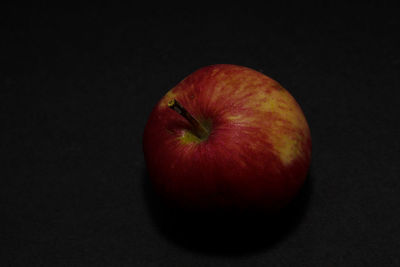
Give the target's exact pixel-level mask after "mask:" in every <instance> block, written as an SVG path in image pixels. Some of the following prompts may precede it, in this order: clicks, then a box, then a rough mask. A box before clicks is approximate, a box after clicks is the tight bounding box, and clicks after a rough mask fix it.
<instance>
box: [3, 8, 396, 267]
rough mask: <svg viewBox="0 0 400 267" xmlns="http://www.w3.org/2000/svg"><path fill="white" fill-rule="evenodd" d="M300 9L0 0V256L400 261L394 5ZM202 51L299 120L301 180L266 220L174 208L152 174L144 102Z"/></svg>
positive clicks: (164, 261)
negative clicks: (263, 77)
mask: <svg viewBox="0 0 400 267" xmlns="http://www.w3.org/2000/svg"><path fill="white" fill-rule="evenodd" d="M313 8H314V9H311V8H310V7H303V6H285V5H281V6H270V5H267V7H264V8H261V7H259V8H247V7H242V6H229V7H224V8H222V7H221V8H218V7H216V8H214V9H210V10H209V9H208V7H202V8H199V9H195V8H187V9H180V10H176V9H173V8H163V7H160V8H158V9H155V8H149V9H145V10H143V9H138V8H137V7H135V6H133V5H132V6H129V7H128V6H126V7H118V8H117V7H98V6H88V7H82V6H73V7H67V6H64V7H47V6H42V5H39V4H36V5H35V6H31V7H30V6H4V7H3V8H2V9H1V19H0V20H1V25H2V31H1V46H0V48H1V50H0V51H1V52H0V62H1V64H0V66H1V70H0V101H1V106H0V110H1V112H0V117H1V124H2V125H3V127H2V130H1V147H0V151H1V155H2V157H1V174H0V212H1V222H0V242H1V243H0V265H1V266H399V265H400V256H399V255H400V250H399V246H400V243H399V242H400V241H399V240H400V230H399V227H400V215H399V207H400V141H399V137H400V126H399V125H400V124H399V122H400V121H399V117H398V115H399V114H400V112H399V111H400V108H399V101H400V100H399V99H400V98H399V97H400V94H399V90H400V53H399V47H400V42H399V32H400V19H399V15H398V14H399V11H400V10H398V9H395V8H394V7H390V6H384V7H382V6H378V5H376V6H375V5H364V6H354V7H349V6H336V7H333V6H330V7H329V6H328V7H322V6H321V7H313ZM215 63H232V64H238V65H244V66H248V67H251V68H254V69H256V70H261V71H263V72H264V73H265V74H267V75H269V76H270V77H272V78H274V79H276V80H278V81H279V82H280V83H281V84H282V85H283V86H284V87H285V88H287V89H288V90H289V91H290V92H291V93H292V94H293V96H294V97H295V98H296V99H297V100H298V102H299V103H300V105H301V106H302V108H303V110H304V113H305V114H306V117H307V119H308V122H309V125H310V128H311V132H312V137H313V159H312V168H311V170H310V175H309V179H308V182H307V183H306V185H305V187H304V188H303V190H302V192H301V194H300V195H299V197H298V198H297V199H296V201H295V202H294V203H293V205H292V206H290V207H289V208H288V210H286V211H284V212H283V213H282V214H281V215H279V216H278V217H277V218H275V219H274V220H272V219H271V218H265V217H263V216H248V217H245V218H243V217H242V218H230V221H229V220H226V219H221V218H220V220H218V219H216V218H215V217H210V218H212V219H213V220H215V223H213V222H212V221H211V220H210V219H209V218H207V217H202V218H199V216H196V215H185V216H183V215H179V214H175V213H173V212H169V211H168V210H167V209H165V208H164V207H163V206H162V205H161V204H160V203H159V201H158V200H157V198H156V196H154V194H153V191H152V189H151V187H150V186H149V184H148V180H147V178H148V177H147V173H146V170H145V163H144V159H143V154H142V148H141V140H142V131H143V128H144V125H145V122H146V119H147V117H148V115H149V113H150V111H151V109H152V107H153V106H154V105H155V104H156V102H157V101H158V100H159V99H160V98H161V97H162V95H163V94H164V93H165V92H166V91H167V90H169V89H170V88H171V87H173V86H174V85H175V84H177V83H178V82H179V81H180V80H181V79H183V78H184V77H185V76H186V75H188V74H190V73H191V72H193V71H194V70H196V69H198V68H200V67H202V66H205V65H209V64H215ZM221 225H224V226H225V225H226V227H222V228H221Z"/></svg>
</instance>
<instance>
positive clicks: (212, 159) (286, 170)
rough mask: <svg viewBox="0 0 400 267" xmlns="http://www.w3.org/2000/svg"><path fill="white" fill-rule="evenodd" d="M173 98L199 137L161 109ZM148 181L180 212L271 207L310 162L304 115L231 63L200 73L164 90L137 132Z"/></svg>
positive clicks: (285, 96)
mask: <svg viewBox="0 0 400 267" xmlns="http://www.w3.org/2000/svg"><path fill="white" fill-rule="evenodd" d="M174 98H175V99H176V100H178V101H179V102H180V103H181V105H182V106H184V107H185V108H186V110H188V111H189V112H190V113H191V114H192V115H193V117H195V118H196V119H197V120H198V121H199V122H200V123H202V124H203V125H205V126H206V127H208V128H209V129H210V135H209V136H208V138H206V139H205V140H200V139H199V138H197V137H196V135H195V134H194V133H192V132H191V125H190V124H189V122H188V121H187V120H185V118H183V117H182V116H180V115H179V114H178V113H176V112H174V111H173V110H172V109H170V108H169V107H168V102H169V101H170V100H171V99H174ZM143 145H144V152H145V159H146V163H147V167H148V171H149V174H150V177H151V178H152V180H153V182H154V184H155V185H156V187H157V189H158V190H159V192H161V194H162V195H164V196H165V197H166V198H167V199H169V200H172V201H173V202H175V203H178V204H179V205H181V206H184V207H199V208H218V207H228V208H240V209H246V208H262V209H278V208H280V207H282V206H284V205H286V204H287V203H288V202H289V201H290V200H291V199H292V198H293V196H294V195H295V194H296V193H297V191H298V190H299V188H300V187H301V185H302V184H303V182H304V180H305V178H306V175H307V172H308V168H309V164H310V159H311V136H310V130H309V127H308V124H307V121H306V119H305V117H304V114H303V112H302V110H301V108H300V107H299V105H298V104H297V102H296V101H295V100H294V98H293V97H292V96H291V95H290V94H289V92H288V91H286V90H285V89H284V88H283V87H282V86H281V85H280V84H279V83H278V82H276V81H274V80H273V79H271V78H269V77H267V76H265V75H264V74H261V73H259V72H257V71H255V70H252V69H249V68H246V67H241V66H236V65H222V64H221V65H212V66H208V67H204V68H201V69H199V70H197V71H196V72H194V73H192V74H191V75H189V76H188V77H186V78H185V79H184V80H183V81H181V82H180V83H179V84H178V85H177V86H176V87H174V88H173V89H171V90H170V91H169V92H168V93H167V94H166V95H165V96H164V97H163V98H162V99H161V100H160V101H159V103H158V104H157V106H156V107H155V108H154V110H153V111H152V113H151V115H150V118H149V120H148V123H147V125H146V128H145V132H144V139H143Z"/></svg>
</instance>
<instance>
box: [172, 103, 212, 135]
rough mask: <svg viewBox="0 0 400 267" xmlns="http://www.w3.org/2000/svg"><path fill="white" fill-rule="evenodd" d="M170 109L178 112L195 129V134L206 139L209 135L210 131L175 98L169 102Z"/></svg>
mask: <svg viewBox="0 0 400 267" xmlns="http://www.w3.org/2000/svg"><path fill="white" fill-rule="evenodd" d="M168 107H170V108H171V109H173V110H174V111H176V112H177V113H178V114H179V115H181V116H182V117H184V118H185V119H186V120H187V121H188V122H189V123H190V124H191V125H192V126H193V128H194V134H195V135H196V136H197V137H198V138H200V139H204V138H206V137H207V136H208V135H209V132H208V130H207V129H206V128H205V127H204V126H203V125H202V124H201V123H200V122H199V121H198V120H196V119H195V118H194V117H193V116H192V114H190V113H189V112H188V111H187V110H186V109H185V108H184V107H183V106H182V105H181V104H180V103H179V102H178V101H177V100H176V99H175V98H174V99H172V100H170V101H169V102H168Z"/></svg>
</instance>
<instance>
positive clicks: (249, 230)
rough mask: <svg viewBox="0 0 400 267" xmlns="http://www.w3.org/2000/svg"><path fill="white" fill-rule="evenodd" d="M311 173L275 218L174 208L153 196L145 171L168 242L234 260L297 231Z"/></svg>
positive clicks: (149, 194) (149, 192)
mask: <svg viewBox="0 0 400 267" xmlns="http://www.w3.org/2000/svg"><path fill="white" fill-rule="evenodd" d="M310 173H311V172H309V175H308V177H307V179H306V182H305V183H304V185H303V187H302V189H301V190H300V192H299V193H298V195H297V196H296V197H295V199H293V201H292V202H291V203H290V204H289V205H288V206H287V207H286V208H284V209H283V210H281V211H280V212H277V213H274V214H265V213H256V212H249V213H241V214H237V213H229V212H224V213H221V212H220V213H214V212H188V211H182V210H177V209H174V208H171V207H169V206H167V205H165V203H163V201H162V199H160V197H159V196H158V195H157V194H156V193H155V192H154V190H153V188H152V184H151V182H150V179H149V177H148V173H147V170H146V169H144V173H143V187H144V192H145V200H146V203H147V205H148V207H149V210H150V215H151V216H152V219H153V221H154V224H155V227H156V228H157V229H158V230H159V232H160V233H161V234H162V235H163V236H165V238H166V239H167V240H170V241H172V242H174V243H175V244H177V245H178V246H180V247H182V248H184V249H188V250H192V251H196V252H201V253H205V254H214V255H220V256H229V257H232V256H242V255H247V254H251V253H256V252H257V251H262V250H265V249H268V248H270V247H273V246H274V245H276V244H277V243H279V242H280V241H281V240H283V239H284V238H285V237H287V236H288V235H290V233H292V232H293V231H294V230H295V228H296V226H298V225H299V223H300V222H301V220H302V218H303V215H304V214H305V212H306V210H307V207H308V202H309V198H310V195H311V193H312V182H313V181H312V180H313V178H312V175H311V174H310Z"/></svg>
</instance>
